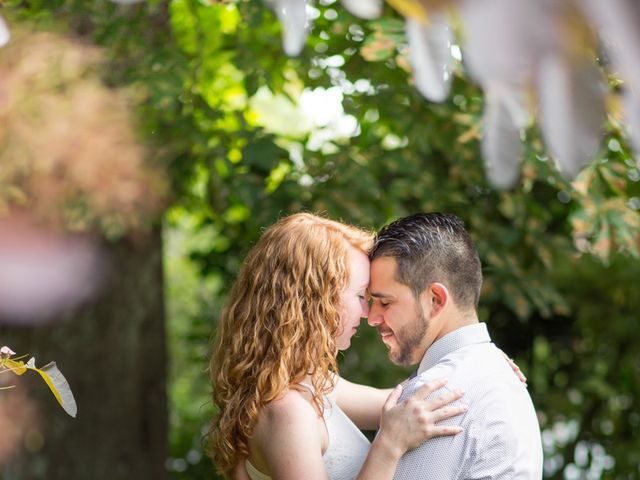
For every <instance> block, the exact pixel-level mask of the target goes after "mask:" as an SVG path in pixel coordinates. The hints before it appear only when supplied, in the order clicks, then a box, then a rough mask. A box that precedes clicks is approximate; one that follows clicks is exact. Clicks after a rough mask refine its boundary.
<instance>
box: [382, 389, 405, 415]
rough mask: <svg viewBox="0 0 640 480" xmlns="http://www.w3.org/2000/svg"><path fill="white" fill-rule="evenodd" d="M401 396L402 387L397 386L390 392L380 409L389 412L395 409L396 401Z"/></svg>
mask: <svg viewBox="0 0 640 480" xmlns="http://www.w3.org/2000/svg"><path fill="white" fill-rule="evenodd" d="M401 395H402V385H397V386H396V388H394V389H393V390H392V391H391V393H390V394H389V396H388V397H387V399H386V400H385V402H384V405H383V406H382V409H383V410H389V409H391V408H393V407H395V406H396V405H397V404H398V400H399V399H400V396H401Z"/></svg>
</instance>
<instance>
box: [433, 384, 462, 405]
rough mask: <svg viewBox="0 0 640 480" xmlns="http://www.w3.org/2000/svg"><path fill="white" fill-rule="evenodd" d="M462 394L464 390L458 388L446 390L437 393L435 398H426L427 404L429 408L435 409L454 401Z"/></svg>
mask: <svg viewBox="0 0 640 480" xmlns="http://www.w3.org/2000/svg"><path fill="white" fill-rule="evenodd" d="M463 395H464V391H462V390H460V389H456V390H452V391H446V392H444V393H442V395H438V396H437V397H436V398H432V399H430V400H428V402H427V403H428V406H429V408H430V409H431V410H436V409H438V408H440V407H444V406H445V405H447V404H449V403H451V402H455V401H456V400H459V399H460V398H462V396H463Z"/></svg>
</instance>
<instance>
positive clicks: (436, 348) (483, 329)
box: [418, 323, 491, 373]
mask: <svg viewBox="0 0 640 480" xmlns="http://www.w3.org/2000/svg"><path fill="white" fill-rule="evenodd" d="M490 342H491V337H489V332H488V331H487V324H486V323H474V324H473V325H467V326H466V327H461V328H458V329H457V330H454V331H453V332H451V333H448V334H447V335H445V336H444V337H442V338H440V339H438V340H436V341H435V342H433V344H432V345H431V346H430V347H429V348H428V349H427V351H426V353H425V354H424V357H422V361H421V362H420V366H419V367H418V373H422V372H424V371H426V370H429V369H430V368H431V367H433V366H435V365H436V364H437V363H438V362H439V361H440V360H442V358H443V357H445V356H446V355H448V354H450V353H451V352H454V351H456V350H459V349H460V348H463V347H466V346H468V345H474V344H479V343H490Z"/></svg>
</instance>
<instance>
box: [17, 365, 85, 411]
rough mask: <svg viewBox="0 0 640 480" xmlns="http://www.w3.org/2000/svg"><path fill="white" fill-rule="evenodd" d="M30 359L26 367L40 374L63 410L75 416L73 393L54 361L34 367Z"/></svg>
mask: <svg viewBox="0 0 640 480" xmlns="http://www.w3.org/2000/svg"><path fill="white" fill-rule="evenodd" d="M31 360H33V359H31ZM31 360H30V361H29V362H28V363H27V368H31V369H33V370H35V371H36V372H38V373H39V374H40V376H41V377H42V378H43V380H44V381H45V382H46V384H47V385H48V386H49V389H50V390H51V392H52V393H53V396H54V397H56V400H57V401H58V403H59V404H60V406H62V408H63V409H64V411H65V412H67V413H68V414H69V415H71V416H72V417H74V418H75V416H76V415H77V413H78V406H77V405H76V400H75V398H73V393H72V392H71V387H69V383H68V382H67V379H66V378H64V375H62V372H60V370H59V369H58V367H57V366H56V362H50V363H48V364H47V365H45V366H44V367H42V368H35V366H33V363H32V362H31Z"/></svg>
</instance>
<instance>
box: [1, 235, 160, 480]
mask: <svg viewBox="0 0 640 480" xmlns="http://www.w3.org/2000/svg"><path fill="white" fill-rule="evenodd" d="M107 249H108V251H109V252H108V254H109V260H110V266H111V274H110V276H109V278H108V280H107V282H106V284H105V285H104V287H103V290H102V293H101V295H100V298H99V299H98V300H97V301H96V302H95V303H93V304H91V305H89V306H88V307H86V308H84V309H82V311H81V312H77V313H76V314H74V315H72V316H69V317H68V318H65V319H64V321H62V322H58V323H54V324H52V325H48V326H45V327H38V328H33V329H26V328H24V329H22V328H21V329H17V328H6V327H4V328H2V329H0V344H2V345H4V344H6V345H9V346H10V347H11V348H12V349H13V350H14V351H16V352H17V353H19V354H23V353H28V354H29V355H32V356H35V357H36V364H37V365H38V366H41V365H43V364H45V363H48V362H49V361H55V362H56V363H57V365H58V367H59V368H60V370H61V371H62V373H63V374H64V375H65V377H66V378H67V380H68V381H69V384H70V386H71V389H72V391H73V393H74V395H75V398H76V401H77V403H78V416H77V418H75V419H73V418H71V417H69V416H68V415H67V414H66V413H65V412H64V411H63V410H62V409H61V408H60V406H59V405H58V404H57V402H56V401H55V399H54V397H53V395H51V393H50V392H49V390H48V388H47V386H46V385H45V384H44V382H42V381H41V379H40V378H38V375H35V374H34V372H28V374H25V375H24V376H23V377H14V378H13V379H12V380H11V381H12V383H14V384H16V383H20V384H26V385H28V386H29V397H30V398H31V399H32V400H34V402H35V403H36V408H37V410H38V411H39V414H38V417H39V421H38V427H37V428H36V429H35V430H33V431H31V432H30V433H29V434H28V435H27V437H26V440H25V445H24V448H22V449H21V453H20V454H19V456H18V457H16V458H14V459H13V460H11V461H10V462H9V464H8V465H7V466H6V468H5V471H4V472H3V475H2V478H4V479H7V480H9V479H20V480H23V479H24V480H27V479H28V480H31V479H44V478H46V479H49V480H56V479H65V480H76V479H77V480H80V479H91V480H100V479H109V480H118V479H127V480H130V479H153V480H156V479H158V480H162V479H163V478H166V473H165V467H164V464H165V460H166V458H167V400H166V391H165V390H166V341H165V326H164V302H163V274H162V245H161V234H160V230H159V229H157V230H155V231H154V232H152V233H151V234H150V235H149V237H147V238H146V239H145V242H144V244H142V245H141V244H139V243H136V244H134V243H132V242H130V241H120V242H118V243H116V244H112V245H110V246H108V247H107ZM27 377H31V378H27ZM0 394H2V392H1V391H0ZM0 435H1V432H0Z"/></svg>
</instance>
